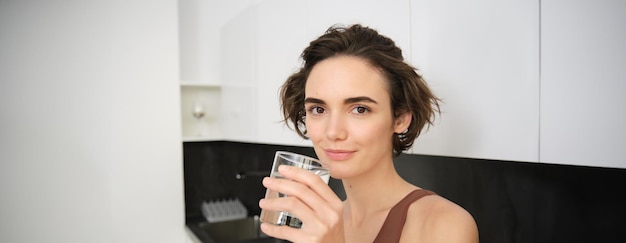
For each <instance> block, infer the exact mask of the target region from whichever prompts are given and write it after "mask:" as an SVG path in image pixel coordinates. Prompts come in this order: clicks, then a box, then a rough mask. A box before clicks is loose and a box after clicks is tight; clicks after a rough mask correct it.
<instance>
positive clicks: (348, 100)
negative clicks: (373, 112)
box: [343, 96, 378, 104]
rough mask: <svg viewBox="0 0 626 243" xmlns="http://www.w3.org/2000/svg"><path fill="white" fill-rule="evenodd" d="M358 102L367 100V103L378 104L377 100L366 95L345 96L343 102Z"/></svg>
mask: <svg viewBox="0 0 626 243" xmlns="http://www.w3.org/2000/svg"><path fill="white" fill-rule="evenodd" d="M359 102H368V103H374V104H378V102H376V101H375V100H374V99H372V98H370V97H367V96H358V97H351V98H347V99H346V100H345V101H344V102H343V103H344V104H352V103H359Z"/></svg>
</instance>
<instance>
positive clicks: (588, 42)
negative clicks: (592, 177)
mask: <svg viewBox="0 0 626 243" xmlns="http://www.w3.org/2000/svg"><path fill="white" fill-rule="evenodd" d="M624 13H626V4H625V2H624V1H610V0H602V1H591V0H587V1H584V0H579V1H567V0H544V1H541V148H540V149H541V150H540V151H541V153H540V159H541V161H542V162H549V163H565V164H575V165H591V166H606V167H619V168H626V162H625V161H626V160H625V159H624V158H626V149H624V144H626V129H624V124H626V109H624V106H625V105H626V96H624V92H625V91H626V45H624V43H626V28H624V23H626V15H625V14H624Z"/></svg>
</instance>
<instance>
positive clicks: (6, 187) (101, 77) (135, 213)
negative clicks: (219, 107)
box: [0, 0, 186, 242]
mask: <svg viewBox="0 0 626 243" xmlns="http://www.w3.org/2000/svg"><path fill="white" fill-rule="evenodd" d="M176 9H177V2H176V1H175V0H162V1H74V2H70V1H2V2H0V115H1V117H2V119H1V125H0V215H1V216H0V242H184V241H186V236H185V233H184V203H183V179H182V178H183V177H182V161H181V160H182V158H181V157H182V153H181V144H180V118H179V114H180V112H179V109H180V107H179V102H180V98H179V88H178V80H179V72H178V39H177V36H178V32H177V31H178V27H177V23H178V22H177V10H176Z"/></svg>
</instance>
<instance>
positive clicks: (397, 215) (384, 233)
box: [374, 189, 435, 243]
mask: <svg viewBox="0 0 626 243" xmlns="http://www.w3.org/2000/svg"><path fill="white" fill-rule="evenodd" d="M434 194H435V193H434V192H432V191H429V190H423V189H418V190H415V191H412V192H411V193H409V194H408V195H406V197H404V198H403V199H402V200H400V202H398V204H396V205H395V206H393V208H391V210H389V214H388V215H387V219H385V223H383V226H382V227H381V228H380V231H379V232H378V235H377V236H376V239H375V240H374V243H392V242H399V241H400V236H401V235H402V229H403V228H404V222H405V221H406V214H407V212H408V210H409V207H410V206H411V204H412V203H413V202H415V201H417V200H419V199H420V198H422V197H424V196H428V195H434Z"/></svg>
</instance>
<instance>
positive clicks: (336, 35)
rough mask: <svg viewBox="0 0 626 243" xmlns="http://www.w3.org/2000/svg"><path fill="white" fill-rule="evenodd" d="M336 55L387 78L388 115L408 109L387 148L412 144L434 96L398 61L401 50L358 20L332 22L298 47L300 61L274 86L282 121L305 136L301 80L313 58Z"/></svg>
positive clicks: (429, 118)
mask: <svg viewBox="0 0 626 243" xmlns="http://www.w3.org/2000/svg"><path fill="white" fill-rule="evenodd" d="M340 55H343V56H352V57H358V58H361V59H363V60H365V61H367V62H369V63H370V64H371V65H373V66H374V67H376V68H378V69H379V70H380V71H381V72H382V73H383V75H384V76H385V77H386V79H387V81H388V82H387V87H388V91H389V96H390V98H391V110H392V112H393V116H394V119H395V118H397V117H398V116H400V115H401V114H404V113H405V112H409V113H411V116H412V119H411V124H410V125H409V127H408V129H407V130H406V131H405V132H403V133H399V134H394V136H393V138H392V139H393V154H394V156H397V155H400V154H401V153H402V152H403V151H405V150H407V149H409V148H410V147H411V146H412V145H413V141H415V139H416V138H417V137H418V136H419V134H420V133H421V131H422V130H423V128H424V127H425V126H427V125H432V124H433V122H434V120H435V115H436V114H438V113H439V102H440V100H439V98H437V97H436V96H435V95H434V94H433V92H432V91H431V90H430V89H429V88H428V85H427V84H426V82H425V81H424V79H423V78H422V76H420V75H419V74H418V73H417V72H416V71H417V69H415V68H414V67H412V66H411V65H409V64H407V63H406V62H405V61H404V58H403V57H402V50H400V48H398V47H397V46H396V45H395V43H394V41H393V40H391V39H390V38H388V37H385V36H383V35H380V34H379V33H378V32H377V31H376V30H373V29H371V28H368V27H364V26H361V25H359V24H356V25H352V26H349V27H342V26H333V27H331V28H329V29H328V30H327V31H326V33H324V34H323V35H322V36H320V37H319V38H317V39H316V40H313V41H312V42H311V43H310V45H309V46H308V47H307V48H305V49H304V51H303V52H302V55H301V57H302V59H303V61H304V63H303V65H302V67H301V68H300V70H298V71H297V72H296V73H294V74H292V75H291V76H290V77H289V78H287V80H286V81H285V83H284V84H283V85H282V87H281V90H280V101H281V109H282V112H283V117H284V122H285V123H286V124H287V126H289V123H292V124H293V128H294V130H295V131H296V132H297V133H298V135H300V136H301V137H303V138H305V139H308V137H307V135H306V134H307V131H306V128H305V123H306V121H305V114H306V113H305V110H304V99H305V86H306V81H307V79H308V76H309V74H310V72H311V70H312V69H313V67H314V66H315V65H316V64H317V63H319V62H321V61H323V60H325V59H328V58H330V57H334V56H340ZM289 127H291V126H289Z"/></svg>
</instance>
